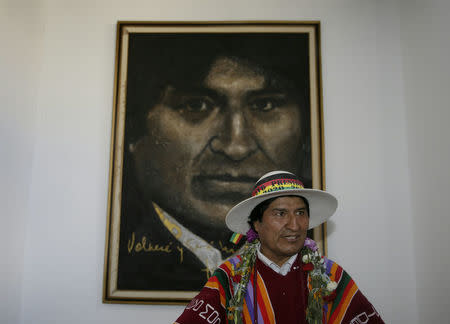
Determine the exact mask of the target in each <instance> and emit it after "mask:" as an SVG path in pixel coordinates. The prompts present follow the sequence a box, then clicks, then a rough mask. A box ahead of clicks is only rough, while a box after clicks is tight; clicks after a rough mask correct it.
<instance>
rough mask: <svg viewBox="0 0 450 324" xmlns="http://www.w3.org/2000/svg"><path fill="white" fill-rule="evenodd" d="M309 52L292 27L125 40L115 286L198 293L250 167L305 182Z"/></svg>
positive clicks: (222, 254)
mask: <svg viewBox="0 0 450 324" xmlns="http://www.w3.org/2000/svg"><path fill="white" fill-rule="evenodd" d="M293 53H295V54H293ZM307 58H308V57H307V39H306V38H305V37H301V36H298V35H297V36H295V35H285V36H283V37H281V36H280V35H266V34H264V35H245V34H244V35H212V36H211V35H198V34H197V35H189V34H188V35H186V36H177V37H173V36H172V35H169V36H166V37H162V36H159V37H156V36H148V35H147V36H146V35H133V36H132V38H131V39H130V64H131V65H130V67H129V72H128V80H129V81H128V82H129V85H128V88H127V89H128V91H127V121H126V122H127V125H126V129H127V135H126V138H125V144H126V147H127V148H128V151H127V152H126V155H125V157H124V165H125V167H124V182H123V187H124V203H123V207H122V215H123V223H122V224H121V226H122V229H121V243H120V246H121V251H120V256H119V276H118V278H119V284H118V286H119V289H164V290H167V289H168V287H164V286H163V285H167V284H168V283H169V284H170V285H171V287H172V288H171V289H174V290H180V289H181V290H184V289H191V290H198V289H200V288H201V286H202V285H203V283H204V281H205V280H206V279H207V278H208V276H209V275H210V274H211V273H212V271H213V270H214V269H215V268H216V267H217V266H218V265H219V264H221V263H222V261H223V259H224V258H226V257H228V256H229V255H231V254H232V253H234V252H235V251H236V247H235V246H233V245H231V244H230V243H229V242H228V238H229V236H230V235H231V232H230V231H229V230H228V229H227V228H226V227H225V226H224V218H225V215H226V213H227V211H228V210H229V209H230V208H231V207H232V206H233V205H235V204H236V203H237V202H238V201H240V200H242V199H243V198H244V197H245V195H246V193H247V192H248V191H249V190H250V189H251V187H252V184H253V183H254V182H255V181H256V180H257V179H258V175H260V174H262V173H265V172H268V171H269V170H273V169H275V168H283V169H285V170H289V171H291V172H295V173H298V174H301V175H302V176H303V177H304V178H305V179H309V180H308V184H309V183H310V179H311V169H310V164H311V162H310V156H309V150H310V135H309V134H310V129H309V127H310V125H309V99H308V91H309V90H308V74H307V73H306V71H307ZM139 244H140V245H139ZM150 244H151V246H150ZM144 245H146V246H147V249H144V248H142V247H143V246H144ZM174 265H177V266H179V267H176V269H178V271H179V273H177V274H176V275H174V274H173V272H172V270H173V268H174ZM174 277H176V278H174ZM169 288H170V287H169Z"/></svg>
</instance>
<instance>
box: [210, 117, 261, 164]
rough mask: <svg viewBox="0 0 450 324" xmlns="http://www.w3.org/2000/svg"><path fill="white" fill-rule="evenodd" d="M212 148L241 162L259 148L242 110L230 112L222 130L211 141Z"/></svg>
mask: <svg viewBox="0 0 450 324" xmlns="http://www.w3.org/2000/svg"><path fill="white" fill-rule="evenodd" d="M210 147H211V150H212V151H213V152H215V153H221V154H224V155H225V156H227V157H228V158H229V159H230V160H232V161H235V162H239V161H242V160H244V159H246V158H247V157H249V156H250V155H252V154H253V153H254V152H255V151H256V149H257V143H256V141H255V140H254V138H253V136H252V134H251V131H250V130H249V125H248V122H247V120H246V117H245V115H244V113H243V112H242V111H240V110H238V111H236V110H235V111H231V112H228V114H227V116H226V118H225V120H224V123H223V124H222V127H221V128H220V131H219V132H218V133H217V134H216V135H215V136H214V137H213V138H212V139H211V141H210Z"/></svg>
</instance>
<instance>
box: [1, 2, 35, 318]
mask: <svg viewBox="0 0 450 324" xmlns="http://www.w3.org/2000/svg"><path fill="white" fill-rule="evenodd" d="M42 31H43V30H42V22H41V21H40V15H39V6H37V5H33V4H31V5H29V6H24V5H22V3H20V2H15V3H12V2H11V3H0V44H1V45H0V48H1V49H0V98H1V105H0V111H1V117H0V206H1V207H0V323H18V321H19V316H20V311H21V305H22V302H21V298H22V293H21V289H22V279H23V268H24V241H25V227H26V224H27V219H28V214H29V194H30V179H31V176H32V173H31V168H32V164H33V154H32V152H33V145H34V137H35V134H36V131H35V124H36V99H37V90H36V85H37V83H38V78H39V65H40V60H41V53H40V38H41V36H42Z"/></svg>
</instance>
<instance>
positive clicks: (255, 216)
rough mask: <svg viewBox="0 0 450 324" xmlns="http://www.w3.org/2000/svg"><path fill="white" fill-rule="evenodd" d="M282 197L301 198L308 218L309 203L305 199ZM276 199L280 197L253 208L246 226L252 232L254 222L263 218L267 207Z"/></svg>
mask: <svg viewBox="0 0 450 324" xmlns="http://www.w3.org/2000/svg"><path fill="white" fill-rule="evenodd" d="M282 197H298V198H302V199H303V201H304V202H305V205H306V211H307V212H308V217H309V202H308V199H306V198H305V197H302V196H282ZM277 198H280V197H273V198H269V199H267V200H264V201H263V202H261V203H259V204H258V205H257V206H256V207H255V208H253V210H252V212H251V213H250V216H249V217H248V224H249V225H250V227H251V228H252V229H253V230H255V227H254V223H255V222H256V221H259V222H260V221H261V220H262V216H263V214H264V212H265V211H266V210H267V208H268V207H269V205H270V204H271V203H272V202H273V201H274V200H275V199H277Z"/></svg>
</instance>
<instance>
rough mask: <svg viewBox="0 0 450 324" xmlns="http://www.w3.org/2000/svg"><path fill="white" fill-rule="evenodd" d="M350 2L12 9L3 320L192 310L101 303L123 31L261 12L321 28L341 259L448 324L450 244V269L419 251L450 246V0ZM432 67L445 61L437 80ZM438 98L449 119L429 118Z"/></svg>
mask: <svg viewBox="0 0 450 324" xmlns="http://www.w3.org/2000/svg"><path fill="white" fill-rule="evenodd" d="M336 2H337V1H331V0H330V1H294V0H291V1H289V0H283V1H274V0H260V1H256V0H252V1H246V2H242V1H236V0H230V1H211V0H197V1H195V0H194V1H191V2H187V1H182V0H169V1H155V0H153V1H151V0H146V1H126V2H125V1H106V0H105V1H92V0H91V1H88V0H78V1H68V0H64V1H61V0H60V1H56V0H54V1H50V0H47V1H45V0H41V1H10V2H8V1H7V2H3V4H2V7H0V8H3V9H5V10H3V11H0V18H2V19H1V21H2V23H3V24H4V25H5V27H4V28H2V29H1V30H2V31H1V32H2V34H1V35H2V44H5V43H6V44H8V46H7V47H6V48H5V49H2V60H1V61H0V64H2V65H1V67H2V73H1V74H0V82H1V85H2V87H1V88H2V89H1V91H2V93H3V92H4V93H5V98H6V104H4V105H3V106H2V108H1V109H2V119H1V124H0V125H1V130H0V131H1V138H2V142H1V143H0V145H1V146H0V149H1V151H0V153H1V156H2V159H1V166H2V168H1V170H0V177H1V179H2V180H1V190H2V191H1V198H0V199H2V201H1V203H2V211H1V216H2V217H1V218H0V246H1V247H0V252H1V255H2V258H1V259H2V263H5V264H2V270H1V271H2V276H1V277H0V305H1V306H0V322H2V323H3V322H4V323H39V324H40V323H80V322H86V323H91V322H92V323H99V322H108V323H122V322H129V321H133V322H146V323H171V322H172V321H173V320H174V319H175V318H176V317H177V315H178V314H179V313H180V312H181V310H182V307H180V306H137V305H105V304H102V303H101V292H102V272H103V256H104V236H105V225H106V207H107V206H106V204H107V197H106V195H107V190H108V167H109V144H110V131H111V116H112V91H113V73H114V54H115V53H114V49H115V24H116V22H117V20H253V19H256V20H265V19H267V20H307V19H314V20H321V22H322V45H323V48H322V66H323V78H324V85H323V86H324V122H325V136H326V137H325V138H326V143H325V144H326V145H325V152H326V173H327V174H326V179H327V184H328V188H329V190H330V191H332V192H334V193H336V194H337V196H338V197H339V198H340V202H341V204H340V207H339V210H338V213H337V215H336V217H335V218H334V220H333V221H332V222H330V225H329V229H330V230H329V255H330V256H331V257H332V258H334V259H336V260H337V261H338V262H340V263H341V264H342V265H344V267H345V268H346V269H347V270H348V271H349V272H350V273H351V274H352V276H353V277H354V279H355V280H356V282H357V283H358V284H359V286H360V288H361V289H362V290H363V292H365V294H366V295H367V296H368V297H369V299H370V300H372V301H373V303H374V304H375V306H376V307H377V308H378V310H379V311H380V312H381V313H382V315H383V317H384V318H385V320H386V322H387V323H419V322H426V321H424V318H425V316H427V318H429V319H434V320H435V321H438V320H439V319H440V318H441V317H440V315H439V313H437V314H436V310H438V309H440V308H438V306H448V298H446V299H445V301H441V299H439V298H440V297H442V296H446V295H444V293H445V292H447V291H448V288H447V289H445V285H442V281H441V280H439V279H436V277H437V275H440V274H442V273H443V271H444V268H437V269H435V268H434V265H437V266H444V265H448V260H449V259H450V258H448V249H447V250H445V249H443V248H442V250H440V251H439V252H440V253H442V254H443V255H444V256H446V257H447V258H446V259H445V260H439V258H437V257H434V258H433V257H432V256H433V254H431V253H428V255H425V256H424V257H423V258H424V259H422V258H415V255H416V254H417V251H420V253H421V254H420V257H422V254H424V253H425V252H427V251H428V248H429V247H428V246H427V245H423V244H422V243H421V242H422V241H423V235H422V233H424V234H426V238H427V240H428V241H429V242H430V245H432V246H438V248H439V246H444V247H448V246H449V244H448V243H449V241H448V238H439V237H437V235H436V234H439V233H442V232H443V231H444V227H443V226H441V227H440V224H441V223H439V222H443V224H444V225H447V227H446V228H448V227H449V226H448V224H449V221H448V218H447V217H446V214H445V211H444V205H443V203H442V202H441V200H439V198H444V197H445V196H444V195H445V193H448V186H446V184H448V172H447V170H446V168H445V166H446V165H448V162H449V154H448V145H447V147H445V141H443V140H441V139H444V138H448V137H449V131H448V130H447V129H446V128H445V123H444V119H443V118H442V117H447V119H446V120H448V117H449V115H448V109H446V108H447V107H448V102H449V100H446V99H449V98H448V93H449V92H448V91H446V92H445V90H444V91H441V90H442V89H443V88H444V87H445V85H448V84H449V82H448V81H449V80H448V78H449V73H448V72H449V71H448V66H445V64H446V63H447V62H446V58H447V57H448V50H449V43H448V37H447V38H445V37H446V36H447V35H445V34H444V32H442V30H445V29H448V27H449V26H448V24H449V23H448V22H447V21H446V20H445V16H443V14H442V12H446V13H447V15H448V12H449V9H450V8H449V6H448V5H447V4H445V3H444V2H442V3H441V2H438V1H432V2H429V3H430V6H431V9H427V8H425V7H424V5H422V6H420V5H419V4H415V5H413V6H412V7H410V6H409V4H408V2H407V1H405V2H401V1H400V2H398V3H394V4H392V3H391V2H389V1H369V0H348V1H340V2H339V4H337V3H336ZM405 8H407V9H408V10H405ZM424 10H425V12H426V15H425V17H427V18H428V19H427V20H428V21H431V20H432V18H433V19H434V16H435V15H436V14H439V15H438V21H437V22H436V23H431V22H430V23H429V25H426V26H424V23H423V21H422V20H421V14H422V11H424ZM7 17H8V20H5V19H6V18H7ZM3 18H5V19H3ZM5 21H6V22H5ZM417 32H418V33H419V35H423V36H424V38H425V39H427V35H428V34H427V33H430V32H433V34H434V35H436V36H435V37H433V38H432V39H427V42H426V44H428V45H430V46H431V49H432V50H431V52H430V51H428V50H427V49H426V48H422V47H421V46H422V43H421V42H419V40H418V38H417ZM444 38H445V39H446V41H444V42H442V40H443V39H444ZM442 44H444V51H441V50H440V46H442ZM3 55H5V60H3ZM424 58H430V59H432V62H431V63H430V64H429V66H431V67H432V69H431V72H428V71H429V70H427V69H426V67H425V66H423V61H424V60H423V59H424ZM3 71H6V73H4V72H3ZM445 73H446V74H445ZM435 75H437V76H438V77H437V78H435V77H434V76H435ZM423 76H425V79H423ZM2 97H3V96H2ZM431 99H432V100H433V102H435V103H436V104H434V105H433V110H431V108H430V110H429V111H430V112H431V111H434V113H429V114H426V112H427V110H424V109H423V107H428V106H430V105H429V104H428V103H429V102H430V101H431ZM446 104H447V106H446ZM4 116H6V117H4ZM435 124H437V127H435ZM5 139H6V140H5ZM417 143H420V147H417ZM434 143H439V144H440V145H439V147H435V146H433V145H432V144H434ZM436 146H437V145H436ZM4 157H5V158H4ZM434 157H438V158H434ZM445 162H447V163H445ZM3 179H6V181H4V180H3ZM430 181H431V182H432V184H429V183H430ZM431 186H434V187H437V188H438V189H439V190H440V193H439V194H438V195H434V194H433V192H432V191H431V190H429V187H431ZM411 197H412V199H411ZM429 204H432V207H428V205H429ZM424 215H425V217H424ZM428 220H430V221H429V222H427V221H428ZM430 223H431V225H432V226H430ZM24 240H25V243H23V242H24ZM445 253H447V254H445ZM3 256H6V257H5V258H4V257H3ZM436 259H437V260H438V261H436ZM422 260H425V261H426V262H427V263H426V265H425V264H424V263H422ZM414 266H416V267H417V273H416V272H415V271H413V269H414ZM429 267H431V268H433V272H432V274H431V275H428V274H427V273H428V271H429ZM416 276H417V279H418V282H417V294H416ZM438 278H441V277H438ZM443 281H444V282H445V279H443ZM431 288H433V290H432V289H431ZM433 294H435V295H433ZM416 295H417V296H418V298H417V301H416ZM430 298H431V300H432V301H433V303H434V304H432V305H431V304H429V303H428V301H427V300H429V299H430ZM443 303H447V305H443ZM416 308H418V311H419V313H420V318H421V320H420V321H419V320H418V318H419V316H418V313H417V311H416ZM446 309H449V307H447V308H446ZM430 322H431V321H430Z"/></svg>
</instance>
